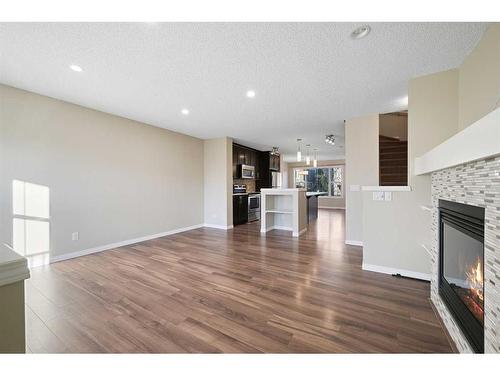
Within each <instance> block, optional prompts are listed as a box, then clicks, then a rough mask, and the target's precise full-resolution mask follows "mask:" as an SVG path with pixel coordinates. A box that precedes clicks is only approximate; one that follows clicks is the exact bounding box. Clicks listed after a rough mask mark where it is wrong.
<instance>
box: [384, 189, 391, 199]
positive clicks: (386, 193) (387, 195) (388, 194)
mask: <svg viewBox="0 0 500 375" xmlns="http://www.w3.org/2000/svg"><path fill="white" fill-rule="evenodd" d="M384 200H386V201H392V192H391V191H386V192H384Z"/></svg>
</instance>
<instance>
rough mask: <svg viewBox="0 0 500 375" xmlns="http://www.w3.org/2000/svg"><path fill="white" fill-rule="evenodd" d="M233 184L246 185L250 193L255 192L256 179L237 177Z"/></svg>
mask: <svg viewBox="0 0 500 375" xmlns="http://www.w3.org/2000/svg"><path fill="white" fill-rule="evenodd" d="M233 184H234V185H246V186H247V192H248V193H255V180H250V179H244V178H243V179H239V178H235V179H233Z"/></svg>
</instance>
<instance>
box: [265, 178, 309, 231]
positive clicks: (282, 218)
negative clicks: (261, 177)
mask: <svg viewBox="0 0 500 375" xmlns="http://www.w3.org/2000/svg"><path fill="white" fill-rule="evenodd" d="M260 194H261V215H260V216H261V226H260V231H261V232H262V233H265V232H268V231H270V230H273V229H281V230H288V231H291V232H292V235H293V237H299V236H300V235H301V234H303V233H305V231H306V230H307V198H306V189H299V188H295V189H261V190H260Z"/></svg>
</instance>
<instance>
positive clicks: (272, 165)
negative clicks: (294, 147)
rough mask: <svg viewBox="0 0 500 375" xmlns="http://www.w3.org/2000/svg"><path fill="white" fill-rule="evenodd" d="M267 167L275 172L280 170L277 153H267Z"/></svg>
mask: <svg viewBox="0 0 500 375" xmlns="http://www.w3.org/2000/svg"><path fill="white" fill-rule="evenodd" d="M269 169H270V170H272V171H275V172H279V171H280V157H279V155H269Z"/></svg>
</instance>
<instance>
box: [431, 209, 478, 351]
mask: <svg viewBox="0 0 500 375" xmlns="http://www.w3.org/2000/svg"><path fill="white" fill-rule="evenodd" d="M439 213H440V278H439V281H440V282H439V293H440V295H441V297H442V298H443V300H444V302H445V303H446V305H447V306H448V308H449V310H450V312H451V314H452V315H453V316H454V318H455V320H456V321H457V323H458V324H459V325H460V327H461V329H462V331H463V333H464V335H465V336H466V337H467V338H468V340H469V343H470V344H471V346H472V347H473V348H474V350H475V351H476V352H482V351H483V349H484V343H483V339H484V328H483V327H484V276H483V275H484V209H483V208H481V207H475V206H469V205H465V204H461V203H456V202H449V201H443V200H440V201H439Z"/></svg>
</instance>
